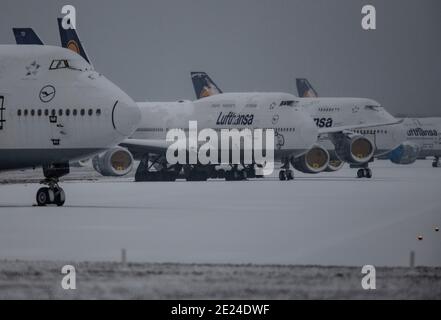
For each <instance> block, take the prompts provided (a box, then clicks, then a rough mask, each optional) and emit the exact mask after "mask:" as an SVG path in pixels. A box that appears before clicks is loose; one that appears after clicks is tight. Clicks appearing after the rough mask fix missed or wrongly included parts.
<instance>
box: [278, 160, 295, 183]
mask: <svg viewBox="0 0 441 320" xmlns="http://www.w3.org/2000/svg"><path fill="white" fill-rule="evenodd" d="M279 180H280V181H290V180H294V171H292V170H291V169H290V167H289V161H285V163H284V164H283V166H282V168H280V171H279Z"/></svg>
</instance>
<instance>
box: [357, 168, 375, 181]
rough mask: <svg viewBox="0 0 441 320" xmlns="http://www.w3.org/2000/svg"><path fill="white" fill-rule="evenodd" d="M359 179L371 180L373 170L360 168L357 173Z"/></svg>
mask: <svg viewBox="0 0 441 320" xmlns="http://www.w3.org/2000/svg"><path fill="white" fill-rule="evenodd" d="M357 178H359V179H361V178H368V179H371V178H372V170H371V169H369V168H360V169H358V171H357Z"/></svg>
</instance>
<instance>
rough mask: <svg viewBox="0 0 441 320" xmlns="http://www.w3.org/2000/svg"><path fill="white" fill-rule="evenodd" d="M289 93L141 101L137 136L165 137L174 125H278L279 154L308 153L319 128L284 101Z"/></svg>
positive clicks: (301, 110)
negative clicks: (175, 100)
mask: <svg viewBox="0 0 441 320" xmlns="http://www.w3.org/2000/svg"><path fill="white" fill-rule="evenodd" d="M293 99H295V97H294V96H293V95H290V94H285V93H225V94H220V95H215V96H210V97H207V98H203V99H199V100H196V101H181V102H172V103H170V102H143V103H138V105H139V107H140V109H141V113H142V120H141V123H140V125H139V127H138V129H137V130H136V132H135V133H134V135H133V136H132V137H133V138H135V139H156V140H159V139H164V140H165V138H166V134H167V132H168V131H169V130H170V129H183V130H186V129H188V127H189V121H197V125H198V129H199V130H202V129H204V128H212V129H215V130H221V129H239V130H241V129H245V128H247V129H274V131H275V134H276V137H275V158H276V159H282V158H290V157H297V156H299V155H302V154H304V153H305V152H306V151H307V150H309V149H310V148H311V146H312V145H313V144H314V143H315V142H316V140H317V135H318V130H317V127H316V126H315V124H314V123H313V121H312V119H311V117H310V116H309V114H308V113H307V112H306V111H305V110H304V109H302V108H299V107H294V106H287V105H283V103H282V102H283V101H292V100H293Z"/></svg>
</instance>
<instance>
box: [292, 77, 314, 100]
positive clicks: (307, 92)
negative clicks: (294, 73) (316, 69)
mask: <svg viewBox="0 0 441 320" xmlns="http://www.w3.org/2000/svg"><path fill="white" fill-rule="evenodd" d="M296 85H297V93H298V95H299V97H300V98H317V97H318V94H317V91H315V90H314V88H313V87H312V85H311V83H309V81H308V79H304V78H298V79H296Z"/></svg>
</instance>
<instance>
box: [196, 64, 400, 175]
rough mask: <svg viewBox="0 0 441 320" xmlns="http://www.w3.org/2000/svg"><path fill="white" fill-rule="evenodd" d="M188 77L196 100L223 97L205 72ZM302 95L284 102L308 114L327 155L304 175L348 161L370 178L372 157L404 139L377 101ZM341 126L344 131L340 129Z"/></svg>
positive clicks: (332, 169)
mask: <svg viewBox="0 0 441 320" xmlns="http://www.w3.org/2000/svg"><path fill="white" fill-rule="evenodd" d="M191 78H192V81H193V87H194V89H195V93H196V97H197V98H198V99H200V100H204V99H206V97H209V96H212V95H218V96H222V95H223V94H222V93H221V92H222V91H221V89H220V88H219V87H218V86H217V85H216V84H215V83H214V81H213V80H212V79H211V78H210V77H209V76H208V75H207V74H206V73H205V72H193V73H192V74H191ZM306 92H307V93H308V94H306ZM304 96H305V97H306V98H304V97H303V96H302V97H301V98H298V97H294V96H292V98H291V100H290V101H289V102H286V103H287V104H289V105H291V106H297V107H301V108H303V109H304V110H305V111H306V112H307V113H308V114H310V116H311V117H312V119H313V120H314V122H315V124H316V125H317V127H318V128H319V130H320V133H321V134H320V136H319V141H318V144H317V146H316V147H317V148H321V149H324V150H326V151H327V152H328V153H329V156H330V161H329V163H328V164H327V166H326V167H324V168H323V167H321V168H318V169H320V170H316V171H309V172H306V173H318V172H321V171H336V170H338V169H340V168H341V167H342V166H343V162H347V163H349V164H351V166H353V167H358V168H360V169H359V171H358V173H357V176H358V177H359V178H361V177H366V178H371V177H372V172H371V170H370V169H369V168H368V163H369V161H371V160H372V159H373V157H374V156H375V155H379V154H384V153H386V152H389V151H390V150H393V149H394V148H396V147H397V146H398V145H399V144H400V143H401V142H402V141H404V139H405V137H404V129H403V127H402V125H401V124H397V123H398V120H397V119H395V118H394V117H393V116H392V115H390V114H389V113H388V112H387V111H386V110H385V109H384V108H383V107H382V106H381V105H380V104H379V103H378V102H376V101H373V100H370V99H363V98H318V97H316V92H315V91H314V89H313V88H312V87H310V88H308V91H305V95H304ZM391 124H396V125H395V126H391ZM379 125H383V126H386V128H387V129H383V130H378V129H377V128H376V127H377V126H379ZM342 127H344V128H345V129H344V130H339V128H342ZM365 127H369V128H365ZM365 130H368V131H369V132H374V131H378V135H381V136H386V135H387V133H388V132H389V133H391V134H389V135H387V137H389V139H377V136H373V137H369V136H367V135H366V134H362V132H364V131H365ZM292 164H293V166H294V168H295V169H297V170H299V171H303V170H302V168H301V167H298V166H297V165H296V163H295V162H294V163H292ZM303 172H305V171H303Z"/></svg>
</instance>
